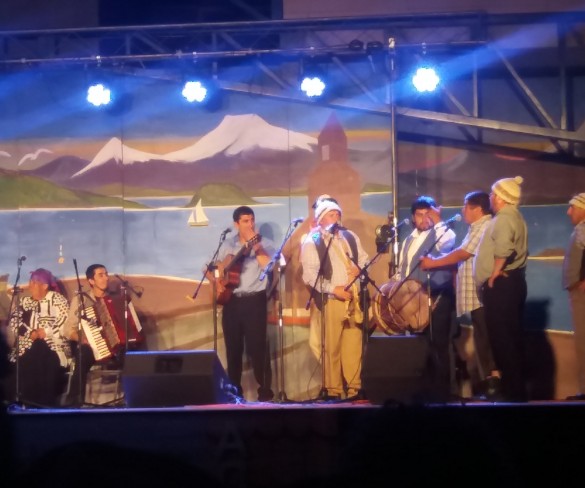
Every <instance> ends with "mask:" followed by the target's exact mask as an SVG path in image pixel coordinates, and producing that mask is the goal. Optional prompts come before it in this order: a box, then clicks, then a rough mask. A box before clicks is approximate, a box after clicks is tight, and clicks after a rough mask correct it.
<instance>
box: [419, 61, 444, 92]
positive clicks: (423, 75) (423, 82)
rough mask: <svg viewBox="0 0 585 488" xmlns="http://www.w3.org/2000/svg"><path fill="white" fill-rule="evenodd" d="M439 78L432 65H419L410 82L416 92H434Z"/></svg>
mask: <svg viewBox="0 0 585 488" xmlns="http://www.w3.org/2000/svg"><path fill="white" fill-rule="evenodd" d="M440 82H441V79H440V78H439V75H438V74H437V72H436V71H435V69H434V68H432V67H420V68H418V69H417V70H416V73H415V74H414V76H413V77H412V84H413V85H414V87H415V88H416V89H417V91H418V92H421V93H423V92H429V93H431V92H434V91H435V90H436V89H437V86H439V83H440Z"/></svg>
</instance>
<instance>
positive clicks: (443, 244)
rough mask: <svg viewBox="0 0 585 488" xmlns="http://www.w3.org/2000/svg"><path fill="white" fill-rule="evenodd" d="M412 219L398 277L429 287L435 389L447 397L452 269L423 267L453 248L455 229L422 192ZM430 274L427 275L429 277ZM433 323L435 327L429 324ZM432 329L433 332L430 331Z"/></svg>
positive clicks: (448, 392)
mask: <svg viewBox="0 0 585 488" xmlns="http://www.w3.org/2000/svg"><path fill="white" fill-rule="evenodd" d="M411 215H412V217H411V219H412V220H411V223H412V226H413V227H414V229H413V231H412V232H411V233H410V235H409V236H408V237H407V238H406V239H405V240H404V242H403V244H402V247H401V250H400V255H399V256H400V260H399V266H398V269H399V272H398V274H397V275H396V276H395V278H396V279H399V280H406V279H413V280H416V281H418V282H420V283H422V284H423V286H424V288H425V289H427V286H429V287H430V292H431V298H432V301H433V304H434V308H433V310H432V312H431V321H430V324H431V326H430V327H427V329H425V332H424V333H425V334H427V336H429V337H430V338H432V342H431V352H432V356H431V357H432V358H433V359H434V362H433V371H432V376H431V377H432V379H433V387H434V388H433V389H434V390H435V391H434V393H435V397H436V398H437V399H439V400H447V399H448V398H449V397H450V396H451V371H452V368H451V362H452V361H451V358H452V357H453V355H452V354H451V353H452V341H451V338H452V315H453V311H454V307H455V293H454V289H453V271H452V270H451V269H448V268H443V269H437V270H432V271H429V272H426V271H423V270H422V269H421V268H420V260H421V258H422V257H423V256H427V255H429V256H433V257H440V256H441V255H442V254H445V253H448V252H451V251H452V250H453V246H454V244H455V233H454V232H453V230H451V229H450V228H449V226H448V225H446V224H445V223H444V222H443V221H442V219H441V207H438V206H437V204H436V203H435V200H434V199H433V198H431V197H429V196H420V197H418V198H417V199H416V200H414V202H412V205H411ZM427 277H428V279H427ZM431 327H432V331H431V330H430V328H431ZM431 333H432V334H431Z"/></svg>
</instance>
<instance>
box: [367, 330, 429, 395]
mask: <svg viewBox="0 0 585 488" xmlns="http://www.w3.org/2000/svg"><path fill="white" fill-rule="evenodd" d="M428 360H429V347H428V340H427V338H426V337H423V336H390V337H371V338H370V339H369V341H368V346H367V349H366V355H365V358H364V366H363V372H362V378H363V388H364V390H365V394H366V397H367V398H368V400H370V402H372V403H375V404H383V403H385V402H397V403H403V404H407V405H413V404H421V403H425V402H426V401H427V400H428V399H429V377H428Z"/></svg>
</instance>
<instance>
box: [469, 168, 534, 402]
mask: <svg viewBox="0 0 585 488" xmlns="http://www.w3.org/2000/svg"><path fill="white" fill-rule="evenodd" d="M522 182H523V178H522V177H521V176H516V177H515V178H502V179H501V180H498V181H496V182H495V183H494V184H493V185H492V192H491V193H490V205H491V208H492V211H493V212H494V214H495V216H494V218H493V219H492V220H491V222H490V223H489V225H488V226H487V227H486V229H485V231H484V234H483V236H482V238H481V241H480V243H479V247H478V251H477V254H476V255H475V258H474V261H473V276H474V279H475V283H476V285H477V286H478V287H480V289H481V296H482V298H483V304H484V308H485V318H486V324H487V329H488V335H489V340H490V344H491V347H492V352H493V355H494V361H495V365H496V368H497V369H495V370H494V371H492V372H491V374H490V377H489V378H488V396H489V394H490V390H491V391H493V392H494V393H496V394H499V392H498V391H497V390H499V389H500V387H499V383H500V378H501V390H502V391H501V393H502V394H503V399H505V400H509V401H526V399H527V395H526V384H525V375H524V337H523V336H524V331H523V327H522V325H523V324H522V319H523V315H524V304H525V302H526V294H527V289H526V261H527V257H528V230H527V227H526V222H525V220H524V217H522V214H521V213H520V211H519V210H518V204H519V202H520V198H521V195H522V190H521V185H522ZM494 399H497V398H494Z"/></svg>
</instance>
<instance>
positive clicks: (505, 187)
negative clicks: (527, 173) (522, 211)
mask: <svg viewBox="0 0 585 488" xmlns="http://www.w3.org/2000/svg"><path fill="white" fill-rule="evenodd" d="M523 181H524V178H522V176H516V177H514V178H502V179H501V180H498V181H496V182H495V183H494V184H493V185H492V191H493V192H494V193H495V194H496V195H498V196H499V197H500V198H501V199H502V200H504V202H506V203H510V204H512V205H518V204H519V203H520V197H521V196H522V189H521V188H520V185H521V184H522V182H523Z"/></svg>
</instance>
